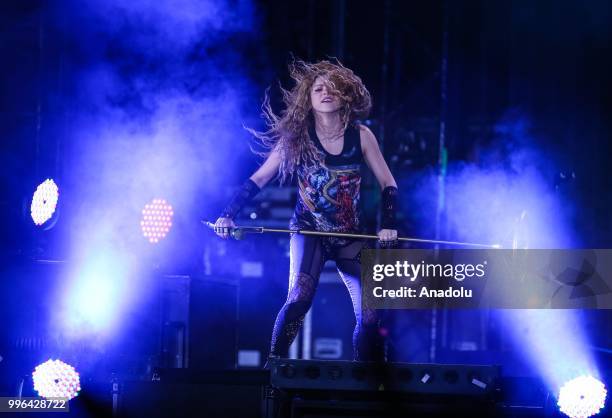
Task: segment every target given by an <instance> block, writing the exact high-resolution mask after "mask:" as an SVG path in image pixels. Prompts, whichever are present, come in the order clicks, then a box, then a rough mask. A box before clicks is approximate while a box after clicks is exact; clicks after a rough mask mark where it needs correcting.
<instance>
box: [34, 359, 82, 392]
mask: <svg viewBox="0 0 612 418" xmlns="http://www.w3.org/2000/svg"><path fill="white" fill-rule="evenodd" d="M32 379H33V380H34V390H35V391H36V392H38V395H39V396H42V397H43V398H67V399H72V398H74V397H76V396H77V395H78V394H79V391H80V390H81V381H80V379H79V374H78V373H77V371H76V370H75V369H74V367H72V366H71V365H69V364H66V363H64V362H63V361H61V360H48V361H46V362H44V363H43V364H40V365H38V366H36V368H35V369H34V372H33V373H32Z"/></svg>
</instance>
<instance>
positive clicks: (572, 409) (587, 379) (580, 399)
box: [557, 376, 607, 418]
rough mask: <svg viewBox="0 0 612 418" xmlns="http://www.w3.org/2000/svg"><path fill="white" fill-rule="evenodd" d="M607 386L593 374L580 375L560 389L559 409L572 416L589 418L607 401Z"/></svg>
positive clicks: (573, 417)
mask: <svg viewBox="0 0 612 418" xmlns="http://www.w3.org/2000/svg"><path fill="white" fill-rule="evenodd" d="M606 394H607V391H606V387H605V385H604V384H603V383H602V382H600V381H599V380H597V379H595V378H594V377H592V376H580V377H577V378H575V379H573V380H570V381H569V382H567V383H566V384H565V385H563V387H561V390H560V391H559V401H558V403H557V404H558V405H559V410H560V411H561V412H563V413H564V414H566V415H567V416H569V417H570V418H588V417H592V416H593V415H596V414H598V413H599V411H600V410H601V409H602V408H603V407H604V405H605V403H606Z"/></svg>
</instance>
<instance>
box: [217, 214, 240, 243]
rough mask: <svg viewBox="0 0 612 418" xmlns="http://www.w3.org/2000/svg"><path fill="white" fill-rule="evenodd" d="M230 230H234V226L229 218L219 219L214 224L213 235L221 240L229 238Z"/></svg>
mask: <svg viewBox="0 0 612 418" xmlns="http://www.w3.org/2000/svg"><path fill="white" fill-rule="evenodd" d="M231 228H236V224H234V221H233V220H232V219H231V218H219V219H217V222H215V233H216V234H217V235H219V236H220V237H221V238H225V239H227V238H229V236H230V231H231Z"/></svg>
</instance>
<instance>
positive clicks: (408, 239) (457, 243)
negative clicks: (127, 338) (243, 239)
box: [202, 221, 501, 249]
mask: <svg viewBox="0 0 612 418" xmlns="http://www.w3.org/2000/svg"><path fill="white" fill-rule="evenodd" d="M202 222H203V223H204V224H206V225H207V226H209V227H210V228H213V229H214V227H215V224H213V223H212V222H206V221H202ZM232 229H233V230H234V231H242V232H239V233H242V234H244V233H247V234H248V233H256V234H263V233H265V232H273V233H282V234H293V233H296V234H301V235H311V236H319V237H338V238H353V239H376V240H377V239H378V235H371V234H352V233H348V232H325V231H310V230H307V229H279V228H265V227H249V226H247V227H241V226H237V227H235V228H232ZM397 241H405V242H420V243H424V244H441V245H455V246H463V247H477V248H495V249H496V248H501V246H500V245H499V244H478V243H474V242H462V241H445V240H436V239H425V238H412V237H398V238H397Z"/></svg>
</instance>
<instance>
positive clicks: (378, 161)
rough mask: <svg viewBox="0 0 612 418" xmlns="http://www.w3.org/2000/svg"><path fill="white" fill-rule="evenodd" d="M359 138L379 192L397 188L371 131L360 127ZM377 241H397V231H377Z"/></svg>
mask: <svg viewBox="0 0 612 418" xmlns="http://www.w3.org/2000/svg"><path fill="white" fill-rule="evenodd" d="M360 137H361V151H362V152H363V157H364V159H365V160H366V163H367V164H368V167H370V170H372V172H373V173H374V176H375V177H376V180H378V183H379V184H380V188H381V190H384V189H385V188H387V187H395V188H397V183H395V179H394V178H393V174H391V170H389V167H388V166H387V163H386V162H385V158H384V157H383V155H382V152H380V147H379V146H378V141H377V140H376V137H375V136H374V134H373V133H372V131H371V130H370V129H369V128H367V127H366V126H363V125H361V127H360ZM378 239H379V240H380V241H381V242H386V241H394V240H396V239H397V230H395V229H384V228H383V229H381V230H380V231H378Z"/></svg>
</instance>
